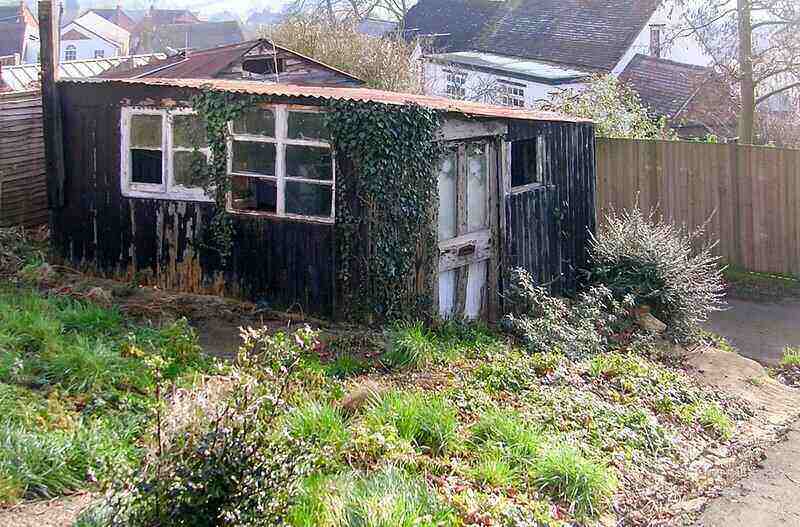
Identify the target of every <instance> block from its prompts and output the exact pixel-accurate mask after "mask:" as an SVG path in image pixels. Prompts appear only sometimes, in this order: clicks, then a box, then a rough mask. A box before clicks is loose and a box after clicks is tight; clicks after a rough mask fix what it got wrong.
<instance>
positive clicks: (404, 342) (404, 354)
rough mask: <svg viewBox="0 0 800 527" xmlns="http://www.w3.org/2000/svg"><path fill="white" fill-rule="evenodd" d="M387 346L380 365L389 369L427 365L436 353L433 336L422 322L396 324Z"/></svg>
mask: <svg viewBox="0 0 800 527" xmlns="http://www.w3.org/2000/svg"><path fill="white" fill-rule="evenodd" d="M388 346H389V349H388V350H386V352H385V353H384V354H383V355H381V363H383V365H384V366H385V367H387V368H390V369H395V368H407V367H419V366H423V365H425V364H429V363H431V362H432V361H433V359H434V357H435V355H436V351H437V349H436V348H437V346H436V340H435V335H434V334H433V333H432V332H431V331H430V330H429V329H428V328H426V327H425V325H424V324H423V323H422V322H413V323H400V324H398V325H397V326H396V327H395V328H393V329H392V330H391V332H390V334H389V342H388Z"/></svg>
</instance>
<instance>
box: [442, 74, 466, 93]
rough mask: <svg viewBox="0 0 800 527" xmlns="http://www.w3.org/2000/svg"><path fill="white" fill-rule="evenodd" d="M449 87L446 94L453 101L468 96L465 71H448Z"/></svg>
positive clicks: (447, 86)
mask: <svg viewBox="0 0 800 527" xmlns="http://www.w3.org/2000/svg"><path fill="white" fill-rule="evenodd" d="M446 73H447V85H446V86H445V92H446V93H447V96H448V97H450V98H453V99H463V98H465V97H466V96H467V89H466V84H467V74H466V73H465V72H463V71H447V72H446Z"/></svg>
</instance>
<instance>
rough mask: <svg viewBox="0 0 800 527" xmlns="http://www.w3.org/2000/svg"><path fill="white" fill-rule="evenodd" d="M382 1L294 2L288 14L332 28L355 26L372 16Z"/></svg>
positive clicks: (328, 0)
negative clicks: (344, 25) (336, 26)
mask: <svg viewBox="0 0 800 527" xmlns="http://www.w3.org/2000/svg"><path fill="white" fill-rule="evenodd" d="M381 1H384V0H294V2H292V3H291V4H289V6H288V8H287V12H288V13H289V14H291V15H294V16H301V17H303V18H305V19H311V20H316V21H318V22H321V23H325V24H328V25H331V26H335V25H338V24H354V23H358V22H360V21H361V20H364V19H365V18H367V17H368V16H370V15H371V14H372V12H373V11H374V10H375V7H376V6H377V5H378V4H379V2H381ZM386 1H388V0H386Z"/></svg>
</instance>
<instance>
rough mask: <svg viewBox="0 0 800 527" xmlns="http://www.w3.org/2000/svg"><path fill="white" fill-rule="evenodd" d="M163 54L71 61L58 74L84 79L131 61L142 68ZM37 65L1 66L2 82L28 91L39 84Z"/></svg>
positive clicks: (63, 76)
mask: <svg viewBox="0 0 800 527" xmlns="http://www.w3.org/2000/svg"><path fill="white" fill-rule="evenodd" d="M164 58H166V55H164V54H163V53H152V54H149V55H131V56H126V57H108V58H102V59H86V60H71V61H66V62H61V63H59V65H58V73H59V76H60V78H62V79H85V78H89V77H95V76H97V75H100V74H101V73H103V72H104V71H106V70H109V69H111V68H113V67H116V66H119V65H120V64H123V63H124V62H126V61H132V66H133V67H139V66H144V65H146V64H148V63H149V62H150V61H152V60H154V59H164ZM39 70H40V67H39V64H38V63H32V64H20V65H17V66H3V70H2V75H3V82H4V83H5V84H6V85H7V86H9V87H10V88H11V90H12V91H22V90H26V89H29V88H30V87H31V86H33V85H37V84H38V83H39Z"/></svg>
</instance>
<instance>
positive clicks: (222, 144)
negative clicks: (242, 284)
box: [190, 90, 260, 265]
mask: <svg viewBox="0 0 800 527" xmlns="http://www.w3.org/2000/svg"><path fill="white" fill-rule="evenodd" d="M259 102H260V99H259V98H258V97H256V96H252V95H251V96H243V95H241V94H237V93H230V92H221V91H212V90H205V91H202V92H200V93H199V94H198V95H195V96H193V97H192V99H191V102H190V104H191V106H192V108H193V109H194V110H195V111H196V112H197V114H198V115H199V116H200V118H201V119H202V120H203V122H204V124H205V133H206V140H207V142H208V147H209V150H210V151H211V160H210V162H209V163H206V161H205V158H201V157H200V156H195V161H194V162H193V166H192V172H193V173H194V174H196V175H197V176H198V177H197V181H198V182H199V183H200V184H201V185H202V187H203V189H204V190H205V192H206V194H207V195H210V196H213V197H214V202H215V203H216V208H215V211H214V216H213V217H212V218H211V221H210V222H209V224H208V226H207V231H206V236H205V240H206V241H205V242H204V245H205V246H206V247H207V248H209V249H212V250H214V251H215V252H217V253H218V254H219V256H220V259H221V261H222V263H223V265H224V264H225V262H226V261H227V260H228V258H229V257H230V255H231V249H232V245H233V234H234V232H233V230H234V229H233V221H232V220H231V217H230V215H229V214H228V212H227V196H228V191H229V190H230V184H231V183H230V178H229V177H228V135H229V133H230V132H229V130H228V123H229V122H231V121H234V120H235V119H238V118H239V117H240V116H241V115H242V114H243V113H244V112H245V110H247V109H248V108H251V107H253V106H255V105H256V104H258V103H259ZM197 148H198V147H197V146H196V147H195V150H197Z"/></svg>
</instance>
